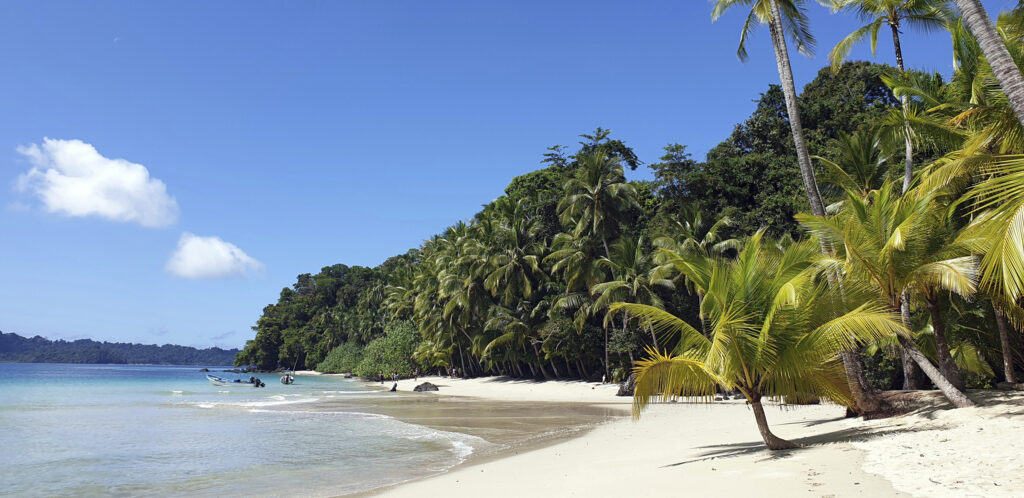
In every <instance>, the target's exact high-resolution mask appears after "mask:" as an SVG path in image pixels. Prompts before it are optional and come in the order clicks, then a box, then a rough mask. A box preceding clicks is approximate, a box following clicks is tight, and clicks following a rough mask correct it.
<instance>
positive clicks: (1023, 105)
mask: <svg viewBox="0 0 1024 498" xmlns="http://www.w3.org/2000/svg"><path fill="white" fill-rule="evenodd" d="M953 2H954V3H955V4H956V6H957V8H959V9H960V14H961V15H963V19H964V23H965V24H967V28H968V29H970V30H971V34H973V35H974V38H976V39H977V40H978V44H979V45H980V46H981V52H982V53H983V54H985V58H986V59H988V63H989V65H991V66H992V71H993V73H994V74H995V78H996V80H997V81H998V82H999V86H1000V87H1001V88H1002V89H1003V93H1004V94H1005V95H1006V99H1007V101H1008V102H1009V105H1010V108H1011V109H1013V113H1014V114H1016V115H1017V120H1018V121H1020V123H1021V125H1024V77H1022V76H1021V74H1020V69H1019V68H1018V67H1017V64H1016V63H1015V62H1014V61H1013V58H1012V57H1011V56H1010V52H1009V51H1008V50H1007V49H1006V44H1004V43H1003V39H1002V38H1000V36H999V33H998V32H997V31H996V28H995V25H994V24H992V19H990V18H989V17H988V12H986V11H985V7H983V6H982V5H981V1H980V0H953Z"/></svg>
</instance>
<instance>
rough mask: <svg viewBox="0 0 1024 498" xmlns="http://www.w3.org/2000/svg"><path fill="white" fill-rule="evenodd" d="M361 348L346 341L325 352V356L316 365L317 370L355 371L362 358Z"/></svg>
mask: <svg viewBox="0 0 1024 498" xmlns="http://www.w3.org/2000/svg"><path fill="white" fill-rule="evenodd" d="M362 356H363V355H362V350H361V349H360V348H359V346H358V345H356V343H354V342H346V343H344V344H342V345H340V346H338V347H336V348H334V349H332V350H331V352H329V353H327V358H324V361H321V362H320V363H318V364H317V366H316V371H317V372H323V373H348V372H353V371H355V369H356V367H357V366H358V365H359V362H360V361H361V360H362Z"/></svg>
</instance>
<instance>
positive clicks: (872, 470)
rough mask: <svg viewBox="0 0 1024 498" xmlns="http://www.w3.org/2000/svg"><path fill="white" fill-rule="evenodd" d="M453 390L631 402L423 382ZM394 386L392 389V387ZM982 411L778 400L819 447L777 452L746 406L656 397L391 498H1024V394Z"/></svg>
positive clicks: (408, 385)
mask: <svg viewBox="0 0 1024 498" xmlns="http://www.w3.org/2000/svg"><path fill="white" fill-rule="evenodd" d="M425 381H429V382H432V383H434V384H437V385H438V386H440V389H441V391H440V394H444V395H454V396H470V397H474V398H480V399H485V400H501V401H534V402H550V401H559V402H581V403H588V404H602V405H604V404H608V405H612V406H617V407H620V408H622V409H623V410H628V409H629V407H630V399H629V398H622V397H615V396H614V394H615V391H616V388H617V386H614V385H599V384H594V383H586V382H578V381H549V382H534V381H523V380H510V379H504V378H495V377H491V378H482V379H447V378H438V377H423V378H420V379H419V380H418V381H413V380H411V379H408V380H403V381H400V382H399V383H398V384H399V385H398V389H399V390H402V391H406V390H411V389H412V388H413V387H414V386H415V385H417V384H419V383H421V382H425ZM390 384H391V383H390V382H389V383H387V386H388V387H390ZM972 396H974V397H975V399H976V400H978V401H979V402H981V404H982V406H981V407H979V408H973V409H969V410H949V409H945V408H929V409H924V410H919V411H917V412H914V413H912V414H909V415H905V416H902V417H895V418H890V419H884V420H875V421H862V420H859V419H845V418H843V415H844V409H843V408H841V407H838V406H834V405H810V406H797V407H786V408H772V409H770V410H769V412H768V417H769V423H770V424H771V426H772V429H773V431H774V432H775V433H776V434H777V435H779V436H780V437H783V438H787V439H792V440H795V441H797V442H800V443H802V444H804V445H806V447H805V448H802V449H799V450H792V451H784V452H770V451H768V450H766V449H764V446H763V443H762V442H761V438H760V436H759V435H758V432H757V428H756V426H755V424H754V419H753V416H752V414H751V412H750V410H749V409H748V408H747V406H746V405H745V403H743V402H736V401H730V402H715V403H711V404H700V403H668V404H659V405H654V406H652V407H651V409H649V410H648V411H647V412H645V413H644V415H643V416H642V417H641V419H640V420H638V421H633V420H631V419H629V418H628V417H624V418H622V419H618V420H614V421H612V422H609V423H606V424H603V425H600V426H598V427H596V428H595V429H593V430H591V431H589V432H587V433H585V434H584V435H582V436H580V437H578V438H575V439H571V440H568V441H565V442H561V443H558V444H555V445H553V446H548V447H543V448H540V449H536V450H532V451H527V452H523V453H519V454H512V455H510V456H508V457H505V458H501V459H497V460H488V461H483V462H480V463H473V462H472V461H470V462H469V463H468V464H466V465H463V466H460V467H457V468H455V469H454V470H452V471H450V472H448V473H445V474H442V475H439V476H436V477H433V478H429V479H426V480H422V481H415V482H410V483H406V484H402V485H399V486H396V487H392V488H388V489H385V490H382V491H381V493H380V494H381V495H383V496H399V497H400V496H416V497H422V496H446V497H460V496H473V497H481V496H488V497H491V496H509V497H512V496H590V497H597V496H627V495H631V494H637V493H646V492H652V491H654V492H660V491H669V490H679V491H680V492H684V491H685V494H686V495H688V496H732V495H737V494H743V495H747V496H778V497H783V496H785V497H789V496H838V497H842V496H989V497H991V496H1020V495H1021V493H1022V492H1024V491H1022V490H1024V473H1021V472H1019V469H1020V458H1021V455H1022V451H1021V450H1022V449H1024V437H1022V436H1021V435H1022V434H1024V396H1022V395H1021V393H1015V394H1007V393H1001V392H981V391H977V392H973V393H972Z"/></svg>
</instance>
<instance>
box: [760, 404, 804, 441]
mask: <svg viewBox="0 0 1024 498" xmlns="http://www.w3.org/2000/svg"><path fill="white" fill-rule="evenodd" d="M750 406H751V408H753V409H754V419H755V420H757V430H758V432H760V433H761V439H763V440H764V444H765V445H766V446H768V449H769V450H791V449H794V448H799V447H800V445H799V444H796V443H794V442H792V441H787V440H785V439H782V438H780V437H779V436H776V435H775V434H772V431H771V429H769V428H768V418H767V417H765V415H764V407H763V406H761V400H760V399H757V400H756V401H751V402H750Z"/></svg>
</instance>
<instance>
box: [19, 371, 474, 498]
mask: <svg viewBox="0 0 1024 498" xmlns="http://www.w3.org/2000/svg"><path fill="white" fill-rule="evenodd" d="M200 368H201V367H197V366H187V367H185V366H182V367H178V366H141V365H54V364H0V428H2V430H0V494H4V495H7V494H13V495H25V496H53V495H93V496H95V495H115V496H167V495H193V496H194V495H200V496H214V495H216V496H237V495H244V494H248V495H253V494H255V495H303V496H327V495H339V494H347V493H353V492H358V491H363V490H368V489H372V488H376V487H380V486H384V485H387V484H392V483H395V482H401V481H405V480H408V479H413V478H417V477H423V476H426V475H431V474H436V473H438V472H442V471H444V470H445V469H447V468H450V467H452V466H454V465H457V464H458V463H460V462H462V461H463V460H464V459H465V458H466V457H467V456H468V455H469V454H471V453H472V452H474V451H480V450H486V449H487V448H488V446H494V445H493V444H491V443H488V442H487V441H485V440H483V439H481V438H479V437H476V436H471V435H467V434H464V433H460V432H454V431H445V430H440V429H432V428H429V427H426V426H423V425H416V424H411V423H406V422H402V421H400V420H398V419H396V418H393V417H391V416H388V415H383V414H380V413H373V412H372V410H370V408H371V407H372V406H374V405H376V404H378V402H379V400H380V399H381V398H385V397H387V396H388V394H389V393H384V392H380V391H371V390H367V389H366V388H365V387H364V386H363V385H361V384H360V383H357V382H353V381H350V380H346V379H342V378H338V377H312V376H309V377H307V376H300V377H298V378H297V381H296V383H295V384H294V385H291V386H285V385H282V384H281V383H280V382H279V380H278V379H279V376H277V375H272V374H263V375H261V376H260V377H261V378H262V379H263V381H264V382H266V384H267V387H266V388H264V389H254V388H250V387H231V388H224V387H216V386H213V385H211V384H210V383H209V382H208V381H207V380H206V378H205V376H204V374H203V373H200V372H199V369H200ZM223 368H224V367H219V368H214V367H211V368H210V370H211V371H214V374H215V375H221V376H224V377H230V378H234V377H240V376H236V375H234V374H229V373H220V374H218V373H215V372H216V371H218V370H222V369H223ZM246 378H247V377H246ZM392 396H393V395H392Z"/></svg>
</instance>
